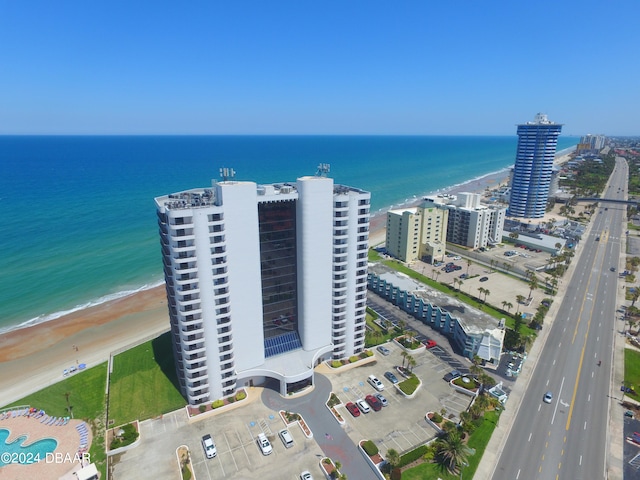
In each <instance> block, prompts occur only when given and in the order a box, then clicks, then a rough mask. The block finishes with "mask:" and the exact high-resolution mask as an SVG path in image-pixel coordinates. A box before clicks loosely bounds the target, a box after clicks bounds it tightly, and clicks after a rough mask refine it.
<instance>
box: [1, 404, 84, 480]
mask: <svg viewBox="0 0 640 480" xmlns="http://www.w3.org/2000/svg"><path fill="white" fill-rule="evenodd" d="M40 420H42V417H40V418H34V417H25V416H17V417H13V418H6V419H3V420H0V429H3V428H4V429H7V430H9V431H10V432H11V433H10V434H9V437H8V438H7V443H12V442H13V441H15V440H16V439H17V438H18V437H20V436H22V435H25V436H26V437H27V439H26V441H24V442H23V445H29V444H31V443H33V442H35V441H37V440H40V439H43V438H53V439H55V440H57V442H58V446H57V447H56V449H55V450H54V452H53V455H49V456H47V458H45V459H42V460H41V461H40V462H39V463H33V464H30V465H20V464H11V465H5V466H4V467H0V478H11V479H15V480H33V479H34V478H37V479H42V480H48V479H55V480H57V479H58V478H60V477H62V476H64V475H65V474H66V473H68V472H69V471H71V470H72V469H74V468H77V467H78V466H79V460H80V459H81V458H82V455H78V451H79V449H80V446H81V443H80V441H81V440H80V433H79V432H78V430H77V428H76V427H77V426H79V425H80V424H85V422H83V421H82V420H69V422H68V423H67V424H66V425H61V426H55V425H46V424H45V423H46V422H45V423H40ZM85 426H86V429H87V431H88V438H87V442H86V447H87V449H88V447H89V446H90V445H91V441H92V434H91V428H90V427H89V425H87V424H85ZM2 447H3V446H2V445H0V450H3V449H2Z"/></svg>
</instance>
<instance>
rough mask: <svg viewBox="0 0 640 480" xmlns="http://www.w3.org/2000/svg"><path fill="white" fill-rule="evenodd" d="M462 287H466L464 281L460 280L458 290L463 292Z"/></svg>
mask: <svg viewBox="0 0 640 480" xmlns="http://www.w3.org/2000/svg"><path fill="white" fill-rule="evenodd" d="M462 285H464V282H463V281H462V280H458V290H460V291H462Z"/></svg>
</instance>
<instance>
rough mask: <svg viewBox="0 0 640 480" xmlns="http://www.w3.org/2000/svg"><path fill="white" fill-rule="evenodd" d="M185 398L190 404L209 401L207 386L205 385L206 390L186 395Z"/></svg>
mask: <svg viewBox="0 0 640 480" xmlns="http://www.w3.org/2000/svg"><path fill="white" fill-rule="evenodd" d="M187 397H188V398H189V403H190V404H195V405H197V404H198V403H204V402H206V401H208V400H209V386H208V385H207V388H204V389H201V390H200V391H198V393H197V394H195V393H194V394H187Z"/></svg>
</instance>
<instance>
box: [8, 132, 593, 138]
mask: <svg viewBox="0 0 640 480" xmlns="http://www.w3.org/2000/svg"><path fill="white" fill-rule="evenodd" d="M0 137H4V138H7V137H20V138H24V137H47V138H51V137H61V138H62V137H64V138H70V137H75V138H78V137H80V138H82V137H94V138H95V137H308V138H321V137H352V138H355V137H363V138H374V137H385V138H389V137H404V138H421V137H422V138H424V137H431V138H455V137H462V138H518V135H516V134H507V133H504V134H499V133H487V134H484V133H0ZM562 137H563V138H580V137H581V136H580V135H562Z"/></svg>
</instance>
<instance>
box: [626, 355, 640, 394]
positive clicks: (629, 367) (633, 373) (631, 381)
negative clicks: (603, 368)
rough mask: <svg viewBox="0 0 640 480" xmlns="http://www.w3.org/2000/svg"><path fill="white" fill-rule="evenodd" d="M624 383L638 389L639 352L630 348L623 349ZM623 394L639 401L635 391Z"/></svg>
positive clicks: (639, 381) (639, 377)
mask: <svg viewBox="0 0 640 480" xmlns="http://www.w3.org/2000/svg"><path fill="white" fill-rule="evenodd" d="M624 384H625V386H627V387H631V388H633V389H634V390H636V391H638V390H640V352H638V351H637V350H633V349H631V348H625V349H624ZM625 396H627V397H630V398H633V399H634V400H637V401H640V395H638V394H637V393H635V394H634V393H625Z"/></svg>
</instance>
